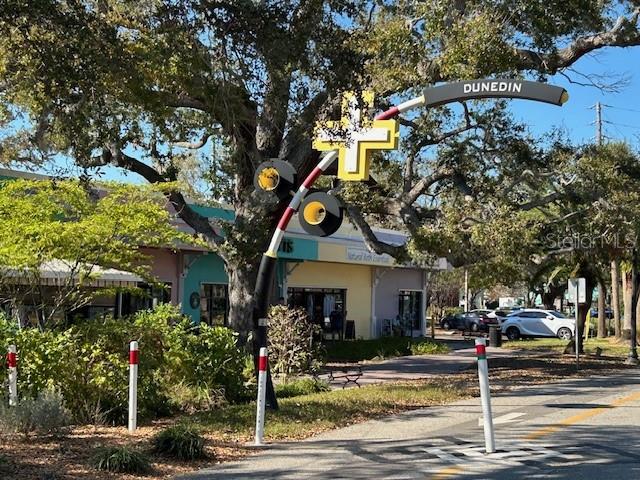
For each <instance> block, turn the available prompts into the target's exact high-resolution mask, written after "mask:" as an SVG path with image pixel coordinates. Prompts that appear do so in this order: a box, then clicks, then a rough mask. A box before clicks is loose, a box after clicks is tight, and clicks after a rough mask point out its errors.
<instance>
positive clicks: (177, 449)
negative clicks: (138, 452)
mask: <svg viewBox="0 0 640 480" xmlns="http://www.w3.org/2000/svg"><path fill="white" fill-rule="evenodd" d="M153 444H154V450H155V452H157V453H163V454H166V455H170V456H172V457H175V458H179V459H181V460H194V459H196V458H203V457H204V456H205V453H204V438H202V435H200V432H199V431H198V430H197V428H196V427H194V426H193V425H190V424H180V425H175V426H173V427H169V428H166V429H164V430H163V431H161V432H160V433H158V434H157V435H156V436H155V437H154V439H153Z"/></svg>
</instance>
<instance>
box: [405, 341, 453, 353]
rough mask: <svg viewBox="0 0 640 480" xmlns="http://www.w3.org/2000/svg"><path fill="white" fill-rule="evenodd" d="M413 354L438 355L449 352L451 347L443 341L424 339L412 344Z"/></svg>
mask: <svg viewBox="0 0 640 480" xmlns="http://www.w3.org/2000/svg"><path fill="white" fill-rule="evenodd" d="M410 349H411V354H412V355H438V354H444V353H448V352H449V347H447V346H446V345H444V344H442V343H436V342H431V341H429V340H423V341H421V342H418V343H412V344H411V345H410Z"/></svg>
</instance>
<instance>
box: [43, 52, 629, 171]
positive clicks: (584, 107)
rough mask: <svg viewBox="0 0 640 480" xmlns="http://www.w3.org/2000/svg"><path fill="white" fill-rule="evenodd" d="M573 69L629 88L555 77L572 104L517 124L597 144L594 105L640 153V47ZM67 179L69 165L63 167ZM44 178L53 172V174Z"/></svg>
mask: <svg viewBox="0 0 640 480" xmlns="http://www.w3.org/2000/svg"><path fill="white" fill-rule="evenodd" d="M573 68H574V69H575V70H577V71H578V72H580V73H582V74H584V75H587V76H590V75H597V76H599V77H603V76H604V77H605V81H606V79H607V78H609V79H611V80H612V81H615V79H618V78H620V76H623V77H624V78H625V79H626V80H627V83H626V85H624V86H623V87H622V88H621V89H620V91H619V92H606V91H602V90H600V89H598V88H595V87H592V86H582V85H577V84H573V83H571V82H570V81H569V80H567V79H566V78H565V77H564V76H562V75H556V76H554V77H552V78H551V79H550V80H549V83H552V84H555V85H559V86H562V87H564V88H565V89H566V90H567V91H568V92H569V101H568V102H567V103H565V104H564V105H563V106H562V107H557V106H554V105H548V104H542V103H537V102H532V101H526V100H513V101H511V102H510V105H509V108H510V109H511V111H512V112H513V114H514V116H515V118H516V119H517V120H520V121H522V122H523V123H525V124H527V125H528V126H529V128H530V130H531V132H532V133H533V134H534V135H535V136H538V137H540V136H544V135H545V134H547V133H548V132H550V131H551V130H552V129H553V128H554V127H561V128H563V129H564V130H565V132H566V133H567V135H568V138H570V139H571V141H572V142H573V143H574V144H578V145H579V144H584V143H588V142H593V141H595V132H596V127H595V119H596V112H595V108H594V106H595V104H596V102H600V103H601V104H602V120H603V135H604V140H605V141H626V142H628V143H630V144H631V145H633V146H634V147H635V149H636V150H640V47H636V48H625V49H623V48H607V49H603V50H600V51H598V52H596V53H592V54H589V55H586V56H584V57H582V58H581V59H580V60H579V61H578V62H577V63H576V64H574V66H573ZM570 76H571V77H572V80H574V81H580V82H582V83H585V82H586V80H585V79H584V78H582V77H580V75H577V74H573V73H571V74H570ZM60 167H61V168H62V169H63V170H66V172H67V174H69V173H72V172H73V169H72V168H69V167H70V165H60ZM42 173H48V174H51V173H54V172H52V171H50V170H47V171H43V172H42ZM102 179H104V180H119V181H124V182H130V183H143V182H144V180H143V179H142V178H141V177H140V176H138V175H136V174H134V173H127V172H126V171H124V170H122V169H119V168H115V167H107V168H104V169H103V176H102Z"/></svg>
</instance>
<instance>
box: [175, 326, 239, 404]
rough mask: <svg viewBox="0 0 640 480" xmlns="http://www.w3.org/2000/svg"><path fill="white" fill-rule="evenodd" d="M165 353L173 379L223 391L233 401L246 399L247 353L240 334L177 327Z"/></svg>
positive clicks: (227, 330) (224, 329)
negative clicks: (243, 372)
mask: <svg viewBox="0 0 640 480" xmlns="http://www.w3.org/2000/svg"><path fill="white" fill-rule="evenodd" d="M167 342H168V348H167V349H166V351H165V356H166V360H167V363H168V371H169V377H170V378H171V379H172V381H174V382H177V381H184V382H185V383H186V384H187V385H191V386H196V387H204V388H207V389H223V390H224V396H225V398H226V399H227V400H229V401H232V402H233V401H237V400H239V399H242V398H243V397H244V377H243V375H242V371H243V369H244V357H245V356H244V354H243V353H242V351H241V350H240V348H239V346H238V335H237V333H235V332H233V331H232V330H230V329H228V328H225V327H210V326H208V325H205V324H201V325H199V326H197V327H196V326H194V325H192V324H191V322H190V321H189V320H186V319H185V320H183V321H181V322H180V323H178V324H176V325H175V326H174V327H173V328H172V329H171V330H170V331H169V333H168V335H167Z"/></svg>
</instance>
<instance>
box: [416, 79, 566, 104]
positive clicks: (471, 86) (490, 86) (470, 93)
mask: <svg viewBox="0 0 640 480" xmlns="http://www.w3.org/2000/svg"><path fill="white" fill-rule="evenodd" d="M424 98H425V106H427V107H437V106H438V105H444V104H446V103H451V102H463V101H465V100H476V99H481V98H522V99H525V100H534V101H537V102H543V103H551V104H552V105H562V104H564V103H565V102H566V101H567V100H568V99H569V94H568V93H567V91H566V90H565V89H564V88H562V87H556V86H554V85H548V84H546V83H538V82H529V81H526V80H518V79H510V78H505V79H486V80H469V81H466V82H457V83H448V84H446V85H440V86H437V87H430V88H426V89H425V90H424Z"/></svg>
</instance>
